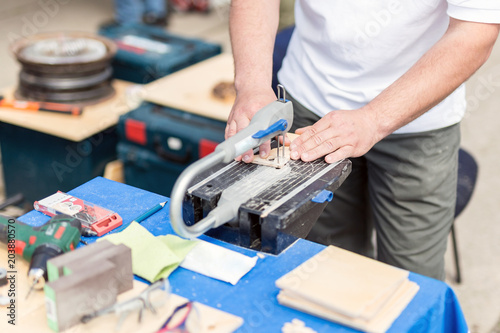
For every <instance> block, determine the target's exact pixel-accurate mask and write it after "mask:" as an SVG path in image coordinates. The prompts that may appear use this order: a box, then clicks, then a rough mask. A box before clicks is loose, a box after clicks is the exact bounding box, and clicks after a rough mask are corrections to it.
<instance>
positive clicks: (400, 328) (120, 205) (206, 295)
mask: <svg viewBox="0 0 500 333" xmlns="http://www.w3.org/2000/svg"><path fill="white" fill-rule="evenodd" d="M69 193H70V194H72V195H74V196H76V197H79V198H81V199H84V200H88V201H90V202H93V203H95V204H98V205H101V206H103V207H106V208H108V209H111V210H113V211H116V212H117V213H119V214H120V215H121V217H122V218H123V221H124V225H123V226H121V227H120V228H118V229H116V230H114V231H112V232H119V231H121V230H123V229H124V228H125V227H126V226H127V225H128V223H130V222H131V221H132V220H133V219H134V218H136V217H137V216H138V215H140V214H141V213H142V212H144V211H146V210H148V209H149V208H150V207H152V206H154V205H156V204H158V203H160V202H163V201H165V200H168V198H166V197H163V196H160V195H158V194H154V193H150V192H147V191H144V190H141V189H138V188H134V187H131V186H128V185H124V184H120V183H116V182H113V181H110V180H107V179H104V178H100V177H99V178H95V179H93V180H91V181H89V182H87V183H85V184H83V185H81V186H79V187H77V188H75V189H73V190H71V191H70V192H69ZM48 219H49V218H48V217H47V216H44V215H43V214H41V213H39V212H36V211H31V212H29V213H27V214H26V215H24V216H22V217H20V218H19V220H20V221H22V222H25V223H28V224H30V225H33V226H39V225H42V224H44V223H45V222H46V221H47V220H48ZM142 225H143V226H144V227H145V228H147V229H148V230H149V231H150V232H151V233H152V234H154V235H165V234H172V233H173V231H172V228H171V226H170V222H169V205H168V204H167V205H166V206H165V208H164V209H163V210H161V211H159V212H158V213H156V214H155V215H153V216H151V217H150V218H148V219H147V220H145V221H144V222H143V223H142ZM201 238H202V239H203V240H206V241H209V242H212V243H215V244H217V245H221V246H224V247H226V248H229V249H231V250H234V251H237V252H240V253H243V254H245V255H248V256H251V257H253V256H255V255H256V254H257V253H256V252H255V251H252V250H248V249H244V248H239V247H237V246H233V245H230V244H226V243H223V242H221V241H218V240H215V239H211V238H209V237H206V236H202V237H201ZM88 240H89V241H94V240H95V239H90V238H89V239H88ZM323 249H324V246H323V245H319V244H315V243H312V242H309V241H307V240H302V239H300V240H298V241H297V242H296V243H294V244H293V245H292V246H291V247H289V248H288V249H287V250H285V251H284V252H282V253H281V254H280V255H278V256H273V255H267V254H266V255H265V257H264V258H263V259H259V260H258V261H257V264H256V266H255V267H254V268H253V269H252V270H251V271H250V272H249V273H248V274H247V275H245V276H244V277H243V278H242V279H241V280H240V281H239V282H238V284H236V285H235V286H233V285H230V284H229V283H225V282H221V281H218V280H214V279H211V278H208V277H205V276H203V275H200V274H197V273H194V272H192V271H189V270H186V269H183V268H178V269H177V270H176V271H174V272H173V273H172V275H171V276H170V277H169V280H170V283H171V286H172V291H173V292H174V293H176V294H178V295H181V296H184V297H186V298H189V299H191V300H195V301H198V302H200V303H204V304H207V305H209V306H211V307H214V308H217V309H221V310H223V311H226V312H229V313H232V314H234V315H237V316H240V317H242V318H243V319H244V321H245V322H244V324H243V326H242V327H241V328H240V329H239V330H238V332H281V327H282V326H283V324H284V323H285V322H290V321H291V320H292V319H294V318H297V319H299V320H301V321H303V322H305V324H306V326H307V327H310V328H312V329H314V330H315V331H317V332H356V331H355V330H352V329H350V328H346V327H343V326H340V325H338V324H335V323H332V322H329V321H326V320H323V319H320V318H316V317H314V316H311V315H308V314H305V313H302V312H299V311H296V310H293V309H290V308H287V307H284V306H282V305H280V304H278V302H277V300H276V296H277V294H278V291H279V290H278V288H277V287H276V286H275V284H274V283H275V281H276V280H277V279H278V278H279V277H281V276H283V275H284V274H286V273H287V272H289V271H291V270H292V269H294V268H295V267H297V266H298V265H299V264H301V263H303V262H304V261H306V260H307V259H309V258H310V257H312V256H313V255H315V254H317V253H318V252H320V251H321V250H323ZM409 279H410V280H411V281H414V282H416V283H417V284H418V285H419V286H420V290H419V291H418V293H417V295H416V296H415V298H414V299H413V300H412V301H411V303H410V304H409V305H408V307H407V308H406V309H405V310H404V311H403V313H402V314H401V316H400V317H399V318H398V319H396V321H395V322H394V323H393V325H392V327H391V328H390V330H389V332H410V331H411V332H454V333H456V332H467V331H468V328H467V324H466V322H465V319H464V316H463V313H462V310H461V308H460V305H459V303H458V300H457V298H456V296H455V294H454V292H453V290H452V289H451V288H450V287H449V286H448V285H447V284H445V283H444V282H441V281H437V280H434V279H431V278H427V277H424V276H422V275H418V274H415V273H411V272H410V276H409Z"/></svg>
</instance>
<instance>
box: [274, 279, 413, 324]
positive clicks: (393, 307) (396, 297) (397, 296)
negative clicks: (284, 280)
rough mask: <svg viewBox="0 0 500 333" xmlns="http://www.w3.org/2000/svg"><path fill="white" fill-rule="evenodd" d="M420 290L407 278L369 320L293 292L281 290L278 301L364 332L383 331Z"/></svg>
mask: <svg viewBox="0 0 500 333" xmlns="http://www.w3.org/2000/svg"><path fill="white" fill-rule="evenodd" d="M418 290H419V286H418V285H417V284H416V283H415V282H411V281H409V280H406V281H405V282H404V283H403V284H402V285H401V286H400V287H399V288H398V289H397V291H396V292H395V293H394V294H392V295H391V297H390V298H389V300H388V302H387V303H385V304H384V305H383V307H382V308H381V309H380V311H379V312H378V313H377V315H376V316H374V317H373V318H371V319H368V320H365V319H363V318H351V317H348V316H344V315H342V314H339V313H338V312H336V311H332V310H331V309H328V308H325V307H322V306H319V305H318V304H315V303H313V302H309V301H307V300H304V299H302V298H297V297H295V295H293V294H287V293H286V292H285V291H281V292H280V293H279V294H278V301H279V302H280V304H283V305H286V306H289V307H291V308H294V309H297V310H300V311H303V312H306V313H309V314H312V315H314V316H318V317H321V318H324V319H327V320H331V321H334V322H337V323H341V324H343V325H346V326H350V327H353V328H356V329H359V330H362V331H364V332H370V333H383V332H385V331H387V330H388V329H389V327H390V326H391V325H392V323H393V322H394V320H396V318H397V317H398V316H399V315H400V314H401V312H403V310H404V309H405V308H406V306H407V305H408V303H410V301H411V300H412V299H413V297H414V296H415V294H416V293H417V291H418Z"/></svg>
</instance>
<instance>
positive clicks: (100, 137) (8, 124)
mask: <svg viewBox="0 0 500 333" xmlns="http://www.w3.org/2000/svg"><path fill="white" fill-rule="evenodd" d="M131 86H132V84H131V83H130V82H125V81H119V80H114V81H113V87H114V89H115V94H114V95H113V96H111V97H110V98H108V99H106V100H104V101H102V102H100V103H97V104H95V105H89V106H86V107H84V110H83V114H82V115H80V116H68V115H61V114H56V113H51V112H29V111H22V110H16V109H13V108H9V107H0V147H1V152H2V163H3V173H4V184H5V190H6V196H7V197H10V196H13V195H15V194H17V193H22V194H23V195H24V197H25V198H26V200H28V201H34V200H40V199H43V198H44V197H46V196H49V195H51V194H53V193H55V192H56V191H58V190H61V191H68V190H70V189H72V188H74V187H76V186H78V185H80V184H82V183H83V182H86V181H88V180H90V179H92V178H94V177H96V176H99V175H102V174H103V171H104V168H105V166H106V164H107V163H108V162H111V161H113V160H115V159H116V144H117V143H118V136H117V134H116V129H115V125H116V124H117V122H118V118H119V116H120V115H122V114H124V113H126V112H128V111H130V109H131V105H130V103H129V101H128V100H127V95H126V91H127V89H129V87H131ZM0 94H3V95H4V96H5V97H6V98H12V97H13V96H14V89H13V88H10V89H4V90H2V91H1V92H0Z"/></svg>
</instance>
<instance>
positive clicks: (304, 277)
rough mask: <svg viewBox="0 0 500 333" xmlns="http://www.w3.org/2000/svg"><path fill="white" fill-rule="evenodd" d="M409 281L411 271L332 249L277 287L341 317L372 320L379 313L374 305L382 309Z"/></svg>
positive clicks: (288, 276) (298, 268) (326, 250)
mask: <svg viewBox="0 0 500 333" xmlns="http://www.w3.org/2000/svg"><path fill="white" fill-rule="evenodd" d="M407 278H408V271H405V270H402V269H399V268H396V267H393V266H389V265H387V264H384V263H381V262H378V261H375V260H373V259H370V258H367V257H364V256H361V255H358V254H355V253H352V252H349V251H346V250H343V249H340V248H338V247H334V246H329V247H327V248H326V249H324V250H323V251H321V252H320V253H318V254H317V255H315V256H314V257H312V258H311V259H309V260H307V261H306V262H305V263H303V264H302V265H300V266H299V267H297V268H296V269H294V270H293V271H292V272H290V273H288V274H286V275H284V276H283V277H281V278H280V279H278V280H277V281H276V286H277V287H279V288H281V289H283V290H286V291H288V292H291V293H293V294H294V295H296V296H297V297H300V298H302V299H304V300H306V301H309V302H312V303H315V304H318V305H319V306H321V307H324V308H327V309H329V310H332V311H335V312H337V313H339V314H341V315H345V316H349V317H363V316H367V317H369V316H371V315H373V313H371V312H373V311H375V312H376V311H377V310H379V309H377V308H375V307H373V305H374V304H377V303H378V304H379V308H380V306H381V305H383V304H384V302H383V299H384V298H387V296H388V295H391V294H393V293H394V292H395V291H396V290H397V289H398V288H399V286H400V285H401V284H403V283H404V282H405V281H406V280H407ZM368 308H370V309H371V311H368Z"/></svg>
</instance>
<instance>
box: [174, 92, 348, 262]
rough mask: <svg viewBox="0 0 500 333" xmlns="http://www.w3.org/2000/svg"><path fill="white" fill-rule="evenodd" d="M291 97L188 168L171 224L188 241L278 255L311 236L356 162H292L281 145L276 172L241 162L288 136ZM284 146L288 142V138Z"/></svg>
mask: <svg viewBox="0 0 500 333" xmlns="http://www.w3.org/2000/svg"><path fill="white" fill-rule="evenodd" d="M280 88H281V91H282V92H283V98H281V96H280V95H281V94H279V95H278V99H277V100H276V101H274V102H272V103H270V104H268V105H266V106H265V107H264V108H262V109H261V110H259V111H258V112H257V113H256V114H255V116H254V117H253V118H252V120H251V122H250V124H249V125H248V127H246V128H244V129H243V130H241V131H240V132H238V133H237V134H236V135H234V136H232V137H230V138H228V139H227V140H226V141H224V142H222V143H220V144H219V145H218V146H217V147H216V148H215V151H214V152H213V153H211V154H210V155H207V156H206V157H204V158H202V159H200V160H198V161H196V162H195V163H193V164H191V165H190V166H189V167H187V168H186V169H185V170H184V172H183V173H182V174H181V175H180V176H179V178H178V179H177V181H176V183H175V185H174V188H173V190H172V193H171V202H170V221H171V224H172V227H173V229H174V231H175V232H176V233H177V234H178V235H179V236H181V237H184V238H196V237H198V236H200V235H201V234H204V233H207V234H208V235H210V236H212V237H215V238H218V239H221V240H223V241H226V242H229V243H233V244H236V245H239V246H243V247H247V248H252V249H255V250H258V251H263V252H268V253H273V254H278V253H280V252H281V251H283V250H284V249H286V248H287V247H288V246H289V245H290V244H292V243H293V242H294V241H295V240H296V239H297V238H303V237H306V236H307V234H308V233H309V231H310V230H311V228H312V226H313V225H314V223H315V221H316V220H317V218H318V217H319V215H320V214H321V212H322V211H323V209H324V208H325V206H326V204H327V203H328V201H330V200H331V199H332V197H333V192H334V191H335V190H337V189H338V188H339V187H340V185H341V184H342V183H343V182H344V180H345V179H346V178H347V176H348V175H349V173H350V172H351V162H350V161H349V160H342V161H340V162H337V163H335V164H328V163H326V162H325V161H324V159H318V160H316V161H313V162H303V161H301V160H297V161H295V160H289V161H288V162H287V163H284V162H285V161H287V160H286V159H285V156H284V151H285V147H284V146H283V147H282V148H281V149H280V143H279V140H276V143H277V145H278V147H277V155H276V161H275V163H274V164H275V165H274V166H265V165H257V164H247V163H243V162H237V161H234V159H235V158H236V157H237V156H240V155H242V154H243V153H245V152H246V151H248V150H250V149H254V148H256V147H258V146H259V145H261V144H262V143H264V142H266V141H268V140H270V139H272V138H274V137H276V136H283V138H284V136H285V134H286V133H287V132H288V131H289V130H290V127H291V125H292V122H293V106H292V103H291V102H290V101H287V100H286V99H285V96H284V89H283V87H280ZM282 142H284V140H282Z"/></svg>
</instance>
